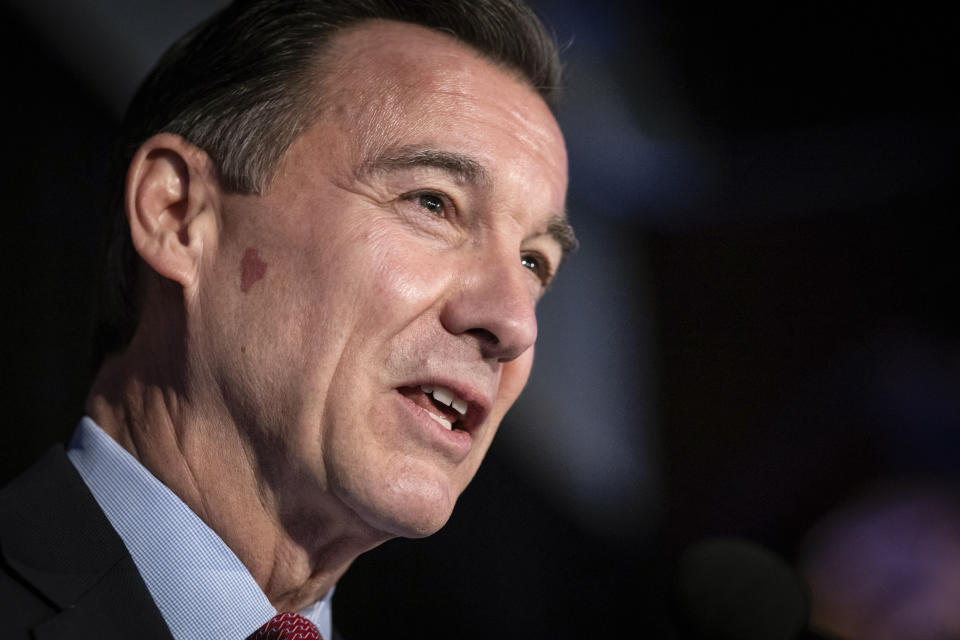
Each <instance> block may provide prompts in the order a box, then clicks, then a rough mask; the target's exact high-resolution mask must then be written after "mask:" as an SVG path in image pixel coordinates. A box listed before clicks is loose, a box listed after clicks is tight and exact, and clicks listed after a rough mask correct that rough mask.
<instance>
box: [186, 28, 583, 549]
mask: <svg viewBox="0 0 960 640" xmlns="http://www.w3.org/2000/svg"><path fill="white" fill-rule="evenodd" d="M331 51H333V53H332V54H330V55H329V57H328V59H327V61H326V63H325V64H324V69H325V70H326V72H327V75H326V76H325V80H324V82H323V86H322V88H321V95H322V96H323V111H322V113H321V116H320V118H319V120H318V122H317V124H316V125H314V126H313V127H312V128H310V129H309V130H307V131H306V132H305V133H304V134H303V135H301V136H300V137H299V138H298V139H297V141H296V142H295V143H294V145H293V146H292V147H291V149H290V150H289V152H288V154H287V155H286V156H285V158H284V160H283V162H282V163H281V166H280V168H279V170H278V173H277V174H276V177H275V179H274V180H273V181H272V182H271V184H270V186H269V188H268V190H267V191H266V192H265V193H264V194H263V195H262V196H240V195H227V196H224V199H223V215H222V218H221V220H222V228H221V233H220V236H219V240H218V246H217V248H216V251H215V252H214V253H215V257H214V258H211V259H210V260H209V261H208V263H207V264H206V265H205V267H204V268H205V271H204V273H203V275H202V279H203V280H202V285H201V288H200V290H199V291H200V294H199V299H197V300H194V301H192V302H191V303H190V304H192V305H194V309H195V310H196V313H195V315H196V316H199V317H200V318H201V319H200V321H199V322H200V325H201V326H200V327H199V328H197V329H196V330H195V331H196V332H197V333H196V335H200V336H201V338H200V344H201V345H202V346H201V349H200V355H199V356H198V358H197V360H198V364H195V366H199V367H203V368H205V369H207V370H208V371H209V375H210V376H212V377H213V379H214V380H215V381H216V387H217V388H219V389H220V390H221V393H222V396H223V402H224V405H225V406H226V408H227V410H229V411H230V412H231V415H232V417H233V419H234V421H235V422H236V423H237V425H238V427H239V429H240V433H241V435H242V437H243V438H244V440H245V442H246V446H247V447H248V452H249V457H250V462H251V464H252V465H253V466H254V468H255V469H256V473H258V474H259V476H260V482H261V487H260V489H261V496H262V500H263V502H264V503H265V504H268V505H270V508H271V509H272V510H273V511H274V512H275V513H277V514H278V517H279V518H280V519H281V520H282V521H283V522H284V524H285V525H286V526H288V527H292V528H297V527H301V526H304V527H308V526H311V525H312V526H316V523H315V522H314V523H311V525H308V524H307V523H306V522H303V520H304V519H307V520H309V519H310V518H317V517H321V514H327V516H329V514H330V513H331V509H334V510H339V513H340V514H341V516H342V515H343V514H347V515H348V516H349V517H348V518H347V519H348V520H351V519H352V520H353V521H355V522H356V523H357V524H358V525H359V526H361V527H367V528H372V529H373V530H375V531H378V532H382V533H384V534H386V535H391V536H392V535H405V536H420V535H427V534H429V533H432V532H433V531H435V530H437V529H438V528H439V527H440V526H442V525H443V523H444V522H446V520H447V518H448V517H449V515H450V512H451V510H452V508H453V505H454V503H455V501H456V499H457V497H458V496H459V495H460V493H461V491H462V490H463V489H464V487H465V486H466V485H467V483H468V482H469V481H470V479H471V478H472V477H473V475H474V473H475V472H476V470H477V467H478V466H479V464H480V462H481V460H482V458H483V456H484V454H485V453H486V451H487V448H488V447H489V445H490V442H491V440H492V438H493V436H494V433H495V431H496V429H497V426H498V425H499V423H500V420H501V419H502V418H503V415H504V413H506V411H507V409H508V408H509V407H510V406H511V405H512V404H513V402H514V401H515V400H516V398H517V396H518V395H519V393H520V391H521V389H522V388H523V386H524V384H525V383H526V381H527V377H528V375H529V373H530V367H531V364H532V361H533V343H534V340H535V338H536V334H537V323H536V318H535V316H534V306H535V305H536V303H537V300H538V299H539V298H540V296H541V295H542V294H543V292H544V288H545V286H546V283H547V282H548V281H549V279H550V277H551V274H552V272H553V271H554V270H555V269H556V268H557V267H558V266H559V263H560V260H561V257H562V252H563V247H562V246H561V245H562V242H561V241H560V239H558V234H557V232H556V229H557V227H558V224H559V226H560V227H562V224H563V222H562V221H563V210H564V197H565V192H566V185H567V170H566V154H565V150H564V144H563V140H562V136H561V134H560V131H559V129H558V127H557V124H556V122H555V121H554V118H553V117H552V115H551V114H550V112H549V110H548V108H547V107H546V106H545V104H544V103H543V101H542V100H541V99H540V97H539V96H538V95H537V94H536V93H535V92H534V91H533V90H531V89H530V88H529V87H527V86H526V85H524V84H522V83H521V82H519V81H518V80H516V79H515V78H514V77H513V76H512V75H511V74H510V73H509V72H506V71H504V70H501V69H499V68H497V67H495V66H493V65H492V64H490V63H489V62H486V61H485V60H483V59H481V58H480V57H478V56H477V55H476V54H474V53H473V52H472V51H471V50H469V49H467V48H465V47H464V46H462V45H460V44H458V43H456V42H455V41H453V40H452V39H451V38H448V37H447V36H445V35H443V34H440V33H436V32H433V31H430V30H427V29H424V28H421V27H417V26H413V25H407V24H402V23H396V22H386V21H376V22H368V23H364V24H361V25H358V26H355V27H352V28H350V29H348V30H346V31H344V32H342V33H341V34H339V35H338V36H337V37H336V38H335V40H334V43H333V46H332V47H331ZM451 396H452V400H451ZM447 404H450V405H451V406H446V405H447ZM341 519H342V518H341Z"/></svg>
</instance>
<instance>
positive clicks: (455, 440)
mask: <svg viewBox="0 0 960 640" xmlns="http://www.w3.org/2000/svg"><path fill="white" fill-rule="evenodd" d="M397 397H398V398H399V399H400V401H401V402H402V403H403V405H404V406H405V407H406V409H407V410H408V411H409V412H410V413H411V414H413V416H414V417H415V418H416V421H417V422H418V423H419V426H420V427H421V429H422V431H423V432H425V433H426V434H427V435H428V436H429V438H430V441H431V442H432V443H437V444H439V445H440V446H442V447H443V449H444V450H445V451H448V452H449V453H450V454H451V456H452V457H454V458H455V459H456V460H457V462H459V461H460V460H462V459H463V458H465V457H466V456H467V454H468V453H470V449H472V448H473V438H472V437H470V434H469V433H467V432H466V431H462V430H460V429H447V428H446V427H444V426H443V425H442V424H440V423H439V422H437V421H436V420H434V419H433V418H431V417H430V414H429V413H427V410H426V409H424V408H423V407H421V406H420V405H418V404H417V403H415V402H413V401H412V400H410V399H409V398H407V397H406V396H404V395H403V394H402V393H400V392H399V391H398V392H397Z"/></svg>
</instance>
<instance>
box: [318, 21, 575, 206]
mask: <svg viewBox="0 0 960 640" xmlns="http://www.w3.org/2000/svg"><path fill="white" fill-rule="evenodd" d="M322 66H323V70H322V71H323V72H322V74H321V75H322V81H321V86H320V92H321V93H320V95H321V105H322V112H321V115H320V117H321V119H323V120H328V121H329V120H334V121H338V122H340V123H342V125H343V126H346V127H347V128H349V133H350V134H352V138H353V140H354V141H355V142H356V143H357V145H358V152H359V153H360V154H361V155H362V156H364V157H368V158H369V157H376V156H378V155H380V154H381V153H382V152H383V150H384V149H385V148H391V147H401V146H410V145H411V144H414V145H415V144H426V145H429V146H432V147H443V146H451V147H455V148H456V149H457V150H463V149H466V148H473V149H474V151H476V153H477V154H479V156H480V157H479V159H480V160H484V159H487V160H490V161H497V159H496V158H493V157H489V158H483V157H482V156H483V155H484V154H485V151H492V148H493V147H492V145H496V144H498V143H500V144H507V143H509V142H513V143H514V144H513V146H514V149H515V150H517V151H520V152H521V154H522V155H523V156H526V158H527V160H529V161H532V162H539V163H541V165H542V166H541V169H542V168H544V167H548V168H549V170H550V173H551V174H553V175H554V176H555V177H556V178H557V179H560V180H562V181H563V188H564V190H565V185H566V174H567V157H566V149H565V146H564V142H563V136H562V134H561V133H560V129H559V127H558V125H557V123H556V120H555V119H554V117H553V114H552V113H551V112H550V110H549V108H548V107H547V105H546V103H545V102H544V101H543V99H542V98H541V97H540V96H539V95H538V94H537V92H536V91H534V90H533V88H531V87H530V86H529V85H528V84H527V83H525V82H524V81H522V80H521V79H520V78H519V77H518V75H517V74H516V73H514V72H512V71H510V70H507V69H504V68H501V67H499V66H497V65H495V64H494V63H492V62H490V61H489V60H487V59H485V58H483V57H482V56H481V55H480V54H479V53H477V52H475V51H474V50H473V49H471V48H470V47H468V46H467V45H464V44H462V43H460V42H459V41H457V40H456V39H454V38H453V37H452V36H448V35H446V34H443V33H440V32H438V31H435V30H433V29H428V28H425V27H421V26H418V25H413V24H407V23H402V22H395V21H389V20H370V21H366V22H363V23H359V24H357V25H354V26H351V27H348V28H346V29H344V30H342V31H341V32H340V33H339V34H337V35H336V36H335V37H334V38H333V39H332V41H331V42H330V43H329V45H328V46H327V47H326V48H325V55H324V59H323V63H322ZM489 155H491V156H492V155H493V154H492V153H491V154H489ZM499 160H500V161H502V158H500V159H499ZM494 168H496V167H494Z"/></svg>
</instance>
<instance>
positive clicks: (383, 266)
mask: <svg viewBox="0 0 960 640" xmlns="http://www.w3.org/2000/svg"><path fill="white" fill-rule="evenodd" d="M369 240H370V242H369V243H368V245H367V246H369V247H371V248H372V255H368V256H367V257H366V258H367V260H368V264H369V260H371V259H372V260H373V261H374V264H375V265H376V266H375V275H374V278H375V281H374V283H373V287H372V290H373V291H375V303H376V304H378V305H380V306H381V307H382V310H383V312H384V313H388V314H391V315H393V316H395V320H397V319H402V318H406V319H407V320H411V319H412V317H411V314H412V315H413V316H415V315H417V314H418V313H419V312H421V311H423V310H424V309H426V308H428V307H430V306H432V305H433V304H434V303H435V302H436V300H437V299H438V298H439V297H440V296H441V294H442V292H443V290H444V287H445V286H446V284H447V281H448V279H449V278H448V274H449V273H450V272H451V271H450V268H449V264H447V263H448V261H449V257H447V259H446V260H445V259H444V256H443V255H441V252H440V251H439V250H437V249H436V248H434V247H429V246H424V244H423V243H417V242H414V241H411V238H410V236H409V234H404V233H402V232H397V231H393V232H389V231H383V232H377V233H375V234H374V237H373V238H370V239H369ZM380 320H381V321H382V320H383V319H382V318H381V319H380Z"/></svg>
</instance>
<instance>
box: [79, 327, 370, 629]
mask: <svg viewBox="0 0 960 640" xmlns="http://www.w3.org/2000/svg"><path fill="white" fill-rule="evenodd" d="M170 353H171V350H169V349H149V348H145V347H144V346H143V344H142V343H141V342H138V341H137V340H136V339H135V341H134V343H133V344H131V345H130V347H129V348H128V349H127V351H125V352H124V353H123V354H121V355H119V356H116V357H114V358H111V359H110V360H108V361H107V362H105V363H104V365H103V366H102V367H101V369H100V371H99V373H98V375H97V377H96V379H95V381H94V384H93V387H92V389H91V392H90V395H89V396H88V399H87V405H86V410H87V413H88V414H89V415H90V417H92V418H93V419H94V420H95V421H96V422H97V424H99V425H100V427H101V428H102V429H103V430H104V431H105V432H106V433H107V434H109V435H110V436H111V437H112V438H113V439H114V440H116V441H117V442H118V443H120V445H121V446H123V447H124V448H125V449H126V450H127V451H129V452H130V453H131V454H132V455H133V456H134V457H135V458H136V459H137V460H138V461H139V462H140V463H141V464H142V465H143V466H144V467H145V468H146V469H147V470H148V471H150V473H152V474H153V475H154V476H155V477H157V478H158V479H159V480H160V481H161V482H163V483H164V484H165V485H166V486H167V487H169V488H170V489H171V490H172V491H173V492H174V493H175V494H176V495H177V496H178V497H180V499H181V500H183V501H184V502H185V503H186V504H187V506H188V507H190V509H191V510H193V511H194V513H196V514H197V515H198V516H199V517H200V518H201V519H202V520H203V521H204V522H205V523H206V524H207V525H208V526H209V527H210V528H211V529H213V531H215V532H216V533H217V535H219V536H220V538H221V539H223V541H224V542H225V543H226V544H227V545H228V546H229V547H230V548H231V549H232V550H233V552H234V553H235V554H236V555H237V557H238V558H239V559H240V561H241V562H243V564H244V565H245V566H246V567H247V569H248V570H249V571H250V573H251V575H252V576H253V577H254V579H255V580H256V581H257V583H258V584H259V585H260V587H261V588H262V589H263V591H264V593H265V594H266V595H267V597H268V598H269V600H270V601H271V603H272V604H273V605H274V606H275V607H276V608H277V609H278V610H280V611H296V610H300V609H302V608H304V607H306V606H308V605H310V604H312V603H313V602H316V601H317V600H319V599H321V598H322V597H324V595H325V594H326V593H327V592H328V591H329V590H330V589H331V588H332V587H333V585H334V584H335V583H336V582H337V580H338V579H339V578H340V576H341V575H343V573H344V571H346V569H347V568H348V567H349V566H350V564H351V563H352V562H353V560H354V559H355V558H356V557H357V556H358V555H359V554H360V553H363V552H364V551H367V550H369V549H371V548H373V547H374V546H376V545H377V544H380V543H381V542H383V541H384V540H385V539H386V538H387V536H385V535H384V534H382V532H377V531H374V530H372V529H371V528H370V527H368V526H367V525H365V524H363V523H361V522H359V519H358V518H357V517H356V515H355V514H353V512H352V511H350V510H349V509H347V508H346V506H345V505H343V504H342V503H341V502H339V501H338V500H337V499H336V498H335V497H334V496H332V495H330V494H328V493H326V492H324V493H323V494H321V495H316V496H312V498H313V499H311V500H310V501H309V503H308V504H307V508H298V509H293V510H291V509H290V504H289V503H290V501H289V500H288V499H287V497H286V496H285V495H284V494H283V492H282V491H280V488H278V487H273V486H271V484H270V482H269V481H268V479H267V478H265V477H264V475H265V474H264V473H263V471H262V470H261V469H260V467H259V466H258V464H257V463H256V460H257V456H256V455H255V453H254V452H253V451H251V447H252V445H251V443H250V440H249V439H248V438H244V437H243V435H242V434H243V433H244V431H243V430H241V428H240V426H239V425H238V424H237V423H236V420H235V419H234V417H233V416H232V415H231V412H230V411H229V410H227V409H226V408H225V407H223V406H222V403H218V402H214V401H211V398H210V396H213V397H219V394H217V393H210V389H209V387H210V385H209V384H208V385H196V384H191V381H190V378H191V377H190V376H189V375H169V372H170V371H176V369H171V368H168V367H165V366H164V362H165V361H166V360H168V358H169V355H168V354H170ZM173 359H174V360H176V359H177V358H173ZM179 361H180V362H184V361H185V360H182V359H181V360H179ZM145 363H148V364H145ZM181 368H182V367H181ZM212 452H215V454H214V455H212ZM298 506H303V505H298ZM291 511H293V512H294V513H295V516H293V517H291V515H290V512H291Z"/></svg>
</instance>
